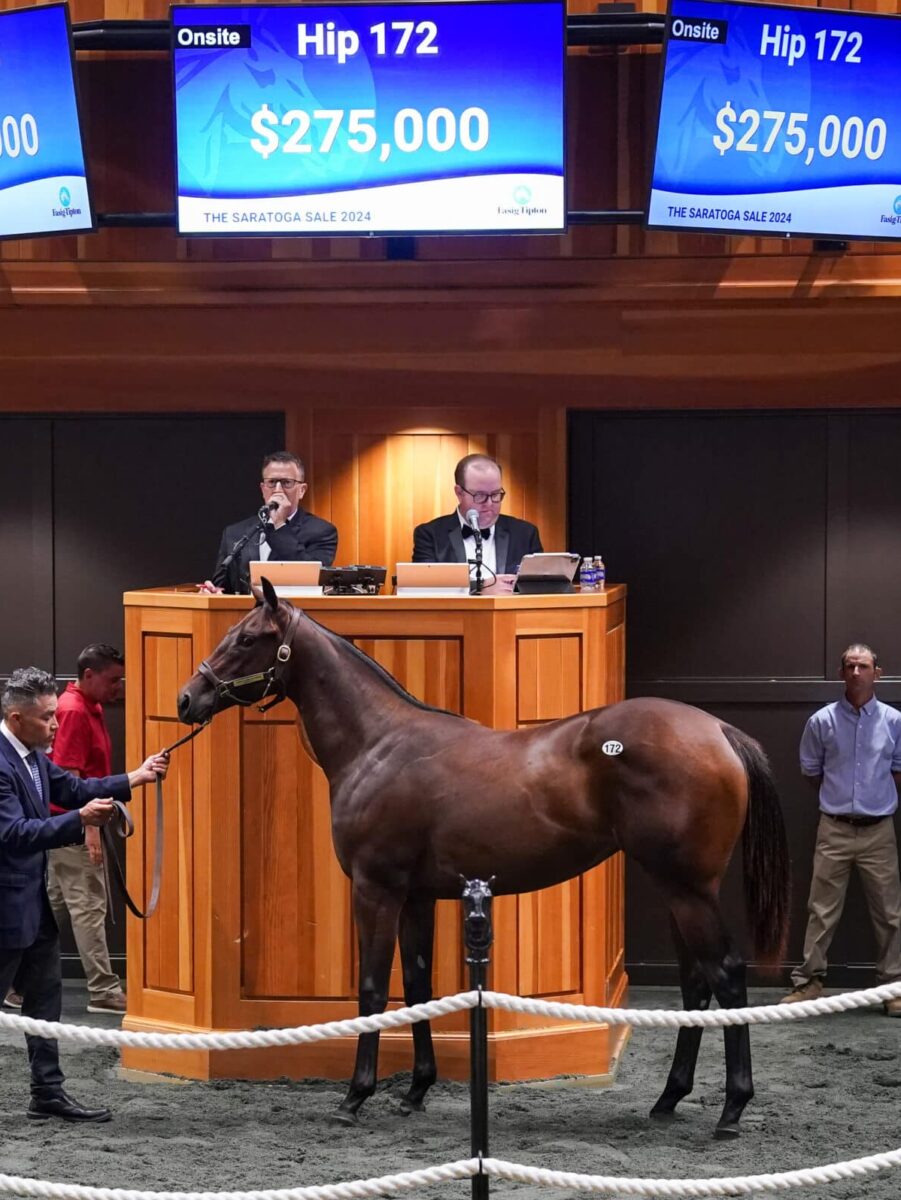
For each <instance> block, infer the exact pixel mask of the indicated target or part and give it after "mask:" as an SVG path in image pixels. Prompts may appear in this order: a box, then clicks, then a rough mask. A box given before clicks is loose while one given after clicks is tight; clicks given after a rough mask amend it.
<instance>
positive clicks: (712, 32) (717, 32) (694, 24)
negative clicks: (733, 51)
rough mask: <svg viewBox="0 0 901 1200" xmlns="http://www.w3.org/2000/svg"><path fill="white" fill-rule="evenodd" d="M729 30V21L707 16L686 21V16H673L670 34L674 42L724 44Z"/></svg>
mask: <svg viewBox="0 0 901 1200" xmlns="http://www.w3.org/2000/svg"><path fill="white" fill-rule="evenodd" d="M728 32H729V22H728V21H714V20H713V18H712V17H711V18H708V17H705V18H704V20H703V21H686V20H685V18H684V17H673V19H672V20H671V21H670V27H669V35H670V38H671V39H672V40H673V41H674V42H713V43H715V44H716V45H717V46H722V45H723V44H724V43H725V41H726V35H727V34H728Z"/></svg>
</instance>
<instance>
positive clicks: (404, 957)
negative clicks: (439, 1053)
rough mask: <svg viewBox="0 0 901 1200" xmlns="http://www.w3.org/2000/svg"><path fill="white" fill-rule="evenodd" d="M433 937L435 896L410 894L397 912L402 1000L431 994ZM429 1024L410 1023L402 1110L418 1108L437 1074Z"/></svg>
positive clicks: (420, 999) (424, 998)
mask: <svg viewBox="0 0 901 1200" xmlns="http://www.w3.org/2000/svg"><path fill="white" fill-rule="evenodd" d="M434 941H435V900H434V897H432V896H415V897H414V896H411V897H409V898H408V900H407V902H406V904H405V905H404V907H403V909H402V910H401V914H400V957H401V963H402V965H403V971H404V1003H405V1004H408V1005H410V1004H427V1003H428V1002H429V1000H431V998H432V950H433V946H434ZM437 1074H438V1071H437V1068H436V1066H435V1050H434V1047H433V1046H432V1027H431V1025H430V1024H429V1022H428V1021H417V1022H416V1024H415V1025H414V1026H413V1079H412V1082H411V1084H410V1090H409V1091H408V1092H407V1094H406V1096H404V1098H403V1100H402V1101H401V1105H400V1110H401V1112H402V1113H411V1112H422V1110H423V1107H424V1106H423V1100H424V1099H425V1094H426V1092H427V1091H428V1090H429V1088H430V1087H431V1086H432V1084H433V1083H434V1082H435V1079H436V1078H437Z"/></svg>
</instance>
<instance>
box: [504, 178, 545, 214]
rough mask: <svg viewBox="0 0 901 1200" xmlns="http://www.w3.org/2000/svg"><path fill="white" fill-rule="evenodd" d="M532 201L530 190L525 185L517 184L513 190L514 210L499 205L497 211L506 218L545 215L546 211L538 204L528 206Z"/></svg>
mask: <svg viewBox="0 0 901 1200" xmlns="http://www.w3.org/2000/svg"><path fill="white" fill-rule="evenodd" d="M531 199H532V189H531V188H530V187H529V185H528V184H526V183H518V184H517V185H516V187H515V188H514V189H513V200H514V202H515V204H516V207H515V208H510V207H509V206H506V207H505V206H504V205H502V204H499V205H498V206H497V211H498V212H499V213H500V214H501V215H502V216H507V217H511V216H512V217H532V216H534V215H535V214H536V213H546V212H547V209H546V208H542V207H541V205H538V204H530V203H529V201H530V200H531Z"/></svg>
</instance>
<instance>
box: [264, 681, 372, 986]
mask: <svg viewBox="0 0 901 1200" xmlns="http://www.w3.org/2000/svg"><path fill="white" fill-rule="evenodd" d="M250 711H251V712H253V710H250ZM276 714H278V716H276ZM294 716H295V709H294V706H293V705H292V704H289V703H287V702H286V703H283V704H280V705H278V706H277V707H276V708H274V709H273V710H272V715H271V716H270V717H269V719H267V720H262V719H256V720H255V719H254V718H253V717H252V716H249V715H246V716H244V719H243V722H242V727H243V728H242V746H243V750H244V753H243V757H242V763H241V867H242V870H241V877H240V878H241V914H242V921H241V929H242V940H241V951H242V960H241V994H242V996H244V997H246V998H248V999H257V1000H262V999H275V998H290V999H312V998H328V997H334V996H349V995H351V994H352V990H353V981H352V973H351V956H350V940H351V916H350V889H349V884H348V881H347V878H346V876H345V875H344V872H343V871H342V870H341V868H340V866H339V865H338V860H337V859H336V858H335V855H334V852H333V851H332V842H331V821H330V813H329V799H328V783H327V781H326V779H325V777H324V776H323V774H322V772H321V771H320V769H319V768H318V767H317V766H316V765H315V763H314V762H313V761H312V759H311V758H310V757H309V755H308V754H307V753H306V751H305V750H304V748H303V746H302V744H301V742H300V738H299V737H298V735H297V725H296V723H295V721H294ZM310 930H315V931H316V936H315V937H310V936H309V931H310Z"/></svg>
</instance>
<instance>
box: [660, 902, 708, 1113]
mask: <svg viewBox="0 0 901 1200" xmlns="http://www.w3.org/2000/svg"><path fill="white" fill-rule="evenodd" d="M670 926H671V932H672V937H673V942H674V944H675V947H676V954H677V956H678V959H679V980H680V984H681V987H682V1003H683V1006H684V1007H685V1008H686V1009H692V1008H697V1009H706V1008H708V1007H709V1006H710V998H711V996H712V994H713V992H712V989H711V987H710V984H709V983H708V981H707V978H706V976H705V975H704V973H703V971H702V970H701V967H700V964H699V963H698V961H697V960H696V959H695V957H694V956H693V955H692V954H691V953H689V951H688V949H687V948H686V945H685V942H684V940H683V938H682V935H681V933H680V932H679V927H678V926H677V925H676V922H675V921H674V920H673V919H672V918H671V919H670ZM703 1032H704V1031H703V1029H701V1028H697V1029H695V1028H690V1027H688V1026H682V1028H681V1029H680V1030H679V1033H678V1036H677V1038H676V1052H675V1054H674V1055H673V1063H672V1066H671V1067H670V1072H669V1076H668V1077H667V1081H666V1086H665V1087H664V1089H663V1091H662V1092H661V1094H660V1099H659V1100H658V1101H657V1103H656V1104H655V1105H654V1107H653V1108H652V1109H651V1116H652V1117H657V1118H666V1117H672V1116H673V1114H674V1113H675V1110H676V1105H677V1104H678V1103H679V1101H680V1100H684V1099H685V1097H686V1096H688V1095H689V1094H690V1093H691V1091H692V1088H693V1087H694V1080H695V1065H696V1064H697V1061H698V1049H699V1048H700V1045H701V1034H702V1033H703Z"/></svg>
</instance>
